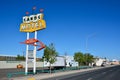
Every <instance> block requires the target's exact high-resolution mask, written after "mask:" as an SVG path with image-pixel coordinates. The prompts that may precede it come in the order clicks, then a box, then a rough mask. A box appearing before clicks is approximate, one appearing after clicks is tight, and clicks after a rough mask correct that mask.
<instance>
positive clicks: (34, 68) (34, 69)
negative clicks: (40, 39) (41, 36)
mask: <svg viewBox="0 0 120 80" xmlns="http://www.w3.org/2000/svg"><path fill="white" fill-rule="evenodd" d="M35 39H37V31H35ZM35 45H36V43H35ZM36 50H37V48H36V46H34V61H33V62H34V66H33V73H34V74H35V73H36Z"/></svg>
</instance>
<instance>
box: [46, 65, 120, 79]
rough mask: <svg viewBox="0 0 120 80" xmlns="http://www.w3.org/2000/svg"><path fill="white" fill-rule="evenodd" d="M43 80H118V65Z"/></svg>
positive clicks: (119, 76) (119, 67)
mask: <svg viewBox="0 0 120 80" xmlns="http://www.w3.org/2000/svg"><path fill="white" fill-rule="evenodd" d="M44 80H120V65H119V66H114V67H108V68H102V69H99V70H93V71H88V72H83V73H77V74H72V75H66V76H59V77H55V78H51V79H44Z"/></svg>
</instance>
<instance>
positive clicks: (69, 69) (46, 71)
mask: <svg viewBox="0 0 120 80" xmlns="http://www.w3.org/2000/svg"><path fill="white" fill-rule="evenodd" d="M87 68H92V67H90V66H79V67H67V68H63V69H58V70H55V69H54V70H51V73H56V72H65V71H72V70H80V69H87ZM38 73H50V70H48V69H46V70H36V74H38ZM29 74H34V73H33V72H32V71H31V72H28V75H29ZM17 75H25V72H15V73H8V74H7V78H8V79H10V78H12V77H13V76H17Z"/></svg>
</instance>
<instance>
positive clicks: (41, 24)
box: [20, 13, 46, 32]
mask: <svg viewBox="0 0 120 80" xmlns="http://www.w3.org/2000/svg"><path fill="white" fill-rule="evenodd" d="M45 28H46V22H45V20H44V19H43V14H42V13H39V14H37V15H30V16H24V17H23V23H21V25H20V31H21V32H34V31H38V30H41V29H45Z"/></svg>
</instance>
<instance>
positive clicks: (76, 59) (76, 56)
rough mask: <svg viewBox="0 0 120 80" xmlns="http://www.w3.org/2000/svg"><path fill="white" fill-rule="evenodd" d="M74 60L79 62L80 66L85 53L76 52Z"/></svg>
mask: <svg viewBox="0 0 120 80" xmlns="http://www.w3.org/2000/svg"><path fill="white" fill-rule="evenodd" d="M74 60H75V61H76V62H78V63H79V66H80V65H82V64H83V62H84V55H83V53H82V52H76V53H75V54H74Z"/></svg>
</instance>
